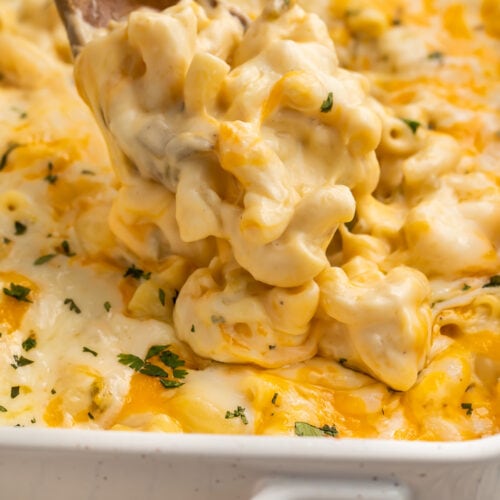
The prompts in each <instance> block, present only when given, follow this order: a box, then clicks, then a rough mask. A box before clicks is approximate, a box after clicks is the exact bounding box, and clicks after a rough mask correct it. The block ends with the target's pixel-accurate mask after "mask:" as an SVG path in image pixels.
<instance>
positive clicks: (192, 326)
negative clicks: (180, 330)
mask: <svg viewBox="0 0 500 500" xmlns="http://www.w3.org/2000/svg"><path fill="white" fill-rule="evenodd" d="M194 332H196V328H195V327H194V325H191V333H194Z"/></svg>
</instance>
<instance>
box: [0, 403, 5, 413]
mask: <svg viewBox="0 0 500 500" xmlns="http://www.w3.org/2000/svg"><path fill="white" fill-rule="evenodd" d="M6 411H7V408H5V406H2V405H0V412H2V413H5V412H6Z"/></svg>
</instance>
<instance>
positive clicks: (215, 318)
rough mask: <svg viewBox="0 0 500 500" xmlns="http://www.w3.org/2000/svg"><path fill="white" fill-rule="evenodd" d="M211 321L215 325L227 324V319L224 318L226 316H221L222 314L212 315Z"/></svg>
mask: <svg viewBox="0 0 500 500" xmlns="http://www.w3.org/2000/svg"><path fill="white" fill-rule="evenodd" d="M210 321H211V322H212V323H213V324H214V325H217V324H219V323H225V322H226V318H224V316H221V315H220V314H212V316H210Z"/></svg>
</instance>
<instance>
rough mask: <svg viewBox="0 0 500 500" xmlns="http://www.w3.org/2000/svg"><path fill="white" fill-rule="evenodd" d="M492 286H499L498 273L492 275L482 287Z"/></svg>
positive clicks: (499, 275)
mask: <svg viewBox="0 0 500 500" xmlns="http://www.w3.org/2000/svg"><path fill="white" fill-rule="evenodd" d="M494 286H500V274H496V275H495V276H492V277H491V278H490V280H489V281H488V283H486V284H485V285H483V288H491V287H494Z"/></svg>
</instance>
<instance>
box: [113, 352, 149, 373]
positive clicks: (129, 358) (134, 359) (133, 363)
mask: <svg viewBox="0 0 500 500" xmlns="http://www.w3.org/2000/svg"><path fill="white" fill-rule="evenodd" d="M118 361H119V362H120V363H121V364H122V365H126V366H128V367H130V368H132V370H135V371H136V372H138V371H140V369H141V368H142V367H143V366H144V361H143V360H142V359H141V358H140V357H139V356H135V355H134V354H118Z"/></svg>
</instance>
